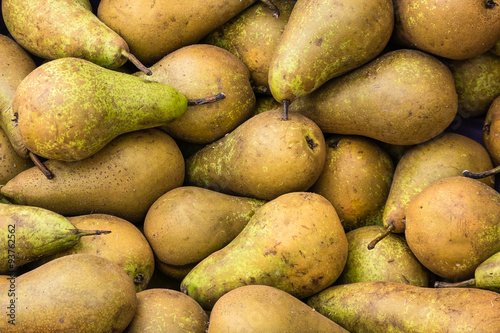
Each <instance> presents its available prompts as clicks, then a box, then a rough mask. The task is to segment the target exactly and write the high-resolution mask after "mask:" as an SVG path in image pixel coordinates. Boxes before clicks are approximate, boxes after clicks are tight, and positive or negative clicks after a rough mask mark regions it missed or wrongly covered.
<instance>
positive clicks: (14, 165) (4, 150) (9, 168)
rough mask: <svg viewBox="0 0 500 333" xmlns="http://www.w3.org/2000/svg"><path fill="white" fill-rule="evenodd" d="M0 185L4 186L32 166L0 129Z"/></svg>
mask: <svg viewBox="0 0 500 333" xmlns="http://www.w3.org/2000/svg"><path fill="white" fill-rule="evenodd" d="M0 156H2V158H1V159H0V185H2V184H6V183H7V182H8V181H9V180H11V179H12V178H14V177H15V176H16V175H17V174H19V173H21V172H22V171H24V170H27V169H29V168H31V167H33V166H35V165H34V164H33V162H32V161H31V160H30V159H28V158H23V157H21V156H20V155H19V154H18V153H17V151H16V150H15V149H14V147H13V146H12V144H11V143H10V140H9V137H8V136H7V135H6V134H5V132H4V130H2V129H1V128H0Z"/></svg>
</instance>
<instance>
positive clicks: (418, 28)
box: [393, 0, 500, 60]
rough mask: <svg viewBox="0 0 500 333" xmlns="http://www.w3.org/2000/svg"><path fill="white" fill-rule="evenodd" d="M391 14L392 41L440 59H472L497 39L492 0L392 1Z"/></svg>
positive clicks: (499, 30)
mask: <svg viewBox="0 0 500 333" xmlns="http://www.w3.org/2000/svg"><path fill="white" fill-rule="evenodd" d="M394 14H395V25H394V34H393V39H394V41H396V42H397V43H398V44H400V45H403V46H405V47H410V48H418V49H420V50H422V51H425V52H428V53H430V54H434V55H437V56H440V57H444V58H449V59H455V60H463V59H467V58H472V57H474V56H477V55H479V54H481V53H484V52H486V51H488V50H489V49H491V48H492V47H493V46H494V45H495V43H496V42H497V41H498V40H499V39H500V7H499V4H498V2H497V1H496V0H481V1H468V0H454V1H432V2H431V1H427V0H394Z"/></svg>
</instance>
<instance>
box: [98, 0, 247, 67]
mask: <svg viewBox="0 0 500 333" xmlns="http://www.w3.org/2000/svg"><path fill="white" fill-rule="evenodd" d="M255 1H256V0H240V1H229V0H225V1H220V0H204V1H193V0H188V1H168V0H147V1H135V0H128V1H123V0H121V1H116V0H101V1H100V2H99V5H98V7H97V17H98V18H99V19H100V20H101V21H102V22H104V23H105V24H106V25H107V26H109V27H110V28H111V29H113V30H114V31H116V32H117V33H118V34H119V35H120V36H122V37H123V38H124V39H125V40H126V41H127V43H128V45H129V46H130V50H131V51H132V53H133V54H134V55H135V56H136V57H137V58H138V59H139V60H140V61H141V62H143V63H144V64H147V65H152V64H154V63H155V62H157V61H158V60H160V59H161V58H162V57H164V56H165V55H167V54H168V53H170V52H172V51H175V50H177V49H179V48H181V47H183V46H187V45H191V44H195V43H197V42H199V41H200V40H201V39H202V38H203V37H204V36H205V35H207V34H208V33H210V32H211V31H213V30H214V29H216V28H217V27H219V26H221V25H223V24H224V23H226V22H227V21H229V20H230V19H231V18H232V17H234V16H236V15H237V14H238V13H240V12H241V11H242V10H244V9H245V8H247V7H248V6H250V5H251V4H252V3H254V2H255Z"/></svg>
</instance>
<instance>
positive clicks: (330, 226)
mask: <svg viewBox="0 0 500 333" xmlns="http://www.w3.org/2000/svg"><path fill="white" fill-rule="evenodd" d="M346 258H347V239H346V235H345V232H344V229H343V228H342V224H341V223H340V219H339V217H338V215H337V212H336V211H335V208H333V206H332V204H331V203H330V202H329V201H328V200H326V199H325V198H324V197H322V196H321V195H319V194H315V193H310V192H290V193H286V194H283V195H281V196H279V197H278V198H276V199H274V200H271V201H269V202H267V203H266V204H264V205H263V206H262V207H261V208H260V209H259V210H258V211H257V212H256V213H255V215H254V216H253V217H252V218H251V219H250V221H249V222H248V224H247V225H246V226H245V228H244V229H243V230H242V231H241V232H240V233H239V234H238V236H236V237H235V238H234V239H233V240H232V241H231V242H230V243H229V244H228V245H226V246H225V247H223V248H222V249H220V250H218V251H216V252H214V253H212V254H211V255H209V256H208V257H206V258H205V259H203V260H202V261H201V262H200V263H198V264H197V265H196V266H195V267H194V268H193V269H192V270H191V271H190V272H189V273H188V274H187V275H186V277H185V278H184V279H183V280H182V282H181V291H183V292H185V293H187V294H188V295H189V296H191V297H193V298H194V299H195V300H196V301H197V302H198V303H200V305H201V306H202V307H203V308H204V309H211V308H212V307H213V306H214V304H216V301H217V300H218V299H220V297H221V296H223V295H224V294H226V293H227V292H229V291H231V290H233V289H236V288H237V287H241V286H244V285H247V284H261V285H268V286H272V287H276V288H278V289H281V290H283V291H285V292H288V293H289V294H291V295H292V296H295V297H297V298H299V299H301V298H305V297H309V296H311V295H313V294H315V293H317V292H319V291H320V290H323V289H324V288H326V287H328V286H329V285H331V284H332V283H333V282H335V280H336V279H337V278H338V277H339V275H340V273H341V272H342V269H343V268H344V266H345V263H346Z"/></svg>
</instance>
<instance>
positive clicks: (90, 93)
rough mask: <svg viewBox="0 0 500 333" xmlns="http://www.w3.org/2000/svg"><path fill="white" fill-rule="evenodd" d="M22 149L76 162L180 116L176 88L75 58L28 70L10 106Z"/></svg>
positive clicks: (184, 104)
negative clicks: (122, 136) (119, 139)
mask: <svg viewBox="0 0 500 333" xmlns="http://www.w3.org/2000/svg"><path fill="white" fill-rule="evenodd" d="M12 107H13V111H14V113H17V115H18V127H19V131H20V133H21V138H22V140H23V143H24V144H25V145H26V147H27V148H28V149H29V150H30V151H31V152H33V153H34V154H37V155H39V156H42V157H44V158H47V159H56V160H62V161H78V160H82V159H84V158H86V157H89V156H91V155H93V154H95V153H96V152H97V151H99V150H100V149H102V148H103V147H104V146H105V145H106V144H108V143H109V142H110V141H111V140H112V139H114V138H115V137H117V136H118V135H120V134H123V133H127V132H132V131H136V130H140V129H146V128H153V127H157V126H160V125H163V124H165V123H168V122H170V121H172V120H174V119H176V118H178V117H180V116H182V115H183V114H184V112H185V111H186V109H187V99H186V97H184V95H182V94H181V93H179V92H178V91H177V90H176V89H174V88H172V87H170V86H167V85H164V84H161V83H156V82H150V81H145V80H143V79H141V78H138V77H136V76H133V75H130V74H126V73H121V72H117V71H113V70H110V69H106V68H104V67H101V66H98V65H96V64H94V63H92V62H90V61H87V60H83V59H79V58H61V59H56V60H52V61H50V62H47V63H45V64H43V65H41V66H39V67H37V68H36V69H35V70H34V71H32V72H31V73H30V74H29V75H28V76H27V77H26V78H25V79H24V80H23V81H22V82H21V83H20V84H19V87H18V89H17V90H16V94H15V96H14V100H13V102H12Z"/></svg>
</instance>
